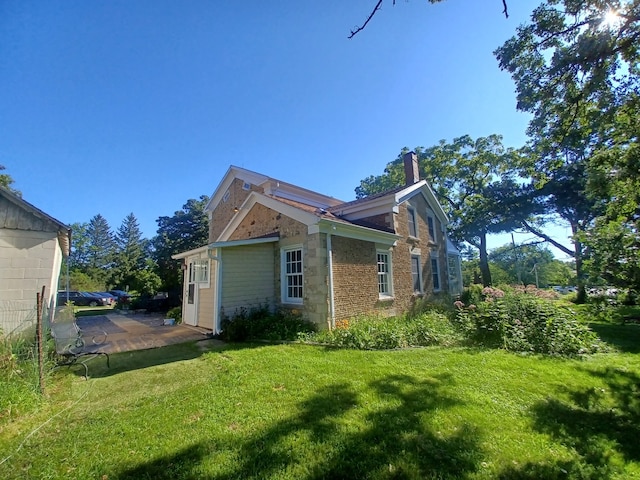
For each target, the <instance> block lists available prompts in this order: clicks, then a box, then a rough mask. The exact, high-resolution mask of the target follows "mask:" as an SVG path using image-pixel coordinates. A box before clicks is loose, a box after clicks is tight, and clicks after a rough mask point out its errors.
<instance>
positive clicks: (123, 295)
mask: <svg viewBox="0 0 640 480" xmlns="http://www.w3.org/2000/svg"><path fill="white" fill-rule="evenodd" d="M109 293H110V294H111V295H114V296H115V297H116V298H117V299H118V300H119V301H124V302H128V301H129V300H131V295H129V293H128V292H125V291H124V290H109Z"/></svg>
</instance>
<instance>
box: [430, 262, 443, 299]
mask: <svg viewBox="0 0 640 480" xmlns="http://www.w3.org/2000/svg"><path fill="white" fill-rule="evenodd" d="M431 275H432V276H433V291H434V292H437V291H439V290H440V288H441V287H440V267H439V262H438V254H437V253H435V252H432V253H431Z"/></svg>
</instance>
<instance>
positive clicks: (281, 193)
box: [265, 179, 344, 208]
mask: <svg viewBox="0 0 640 480" xmlns="http://www.w3.org/2000/svg"><path fill="white" fill-rule="evenodd" d="M265 193H268V194H271V195H275V196H277V197H282V198H286V199H288V200H293V201H296V202H301V203H305V204H307V205H311V206H314V207H318V208H329V207H334V206H336V205H340V204H341V203H344V201H342V200H339V199H337V198H334V197H329V196H327V195H324V194H322V193H318V192H314V191H313V190H308V189H306V188H303V187H299V186H297V185H293V184H291V183H287V182H281V181H280V180H275V179H270V180H269V182H268V187H267V188H266V189H265Z"/></svg>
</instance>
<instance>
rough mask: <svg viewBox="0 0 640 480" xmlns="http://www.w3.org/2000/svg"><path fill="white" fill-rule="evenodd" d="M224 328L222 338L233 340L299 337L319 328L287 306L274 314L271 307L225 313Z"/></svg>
mask: <svg viewBox="0 0 640 480" xmlns="http://www.w3.org/2000/svg"><path fill="white" fill-rule="evenodd" d="M221 327H222V334H221V337H222V339H223V340H227V341H231V342H243V341H247V340H270V341H278V340H295V339H296V338H298V334H299V333H311V332H314V331H315V325H314V324H313V323H311V322H309V321H306V320H304V319H303V318H302V316H301V315H300V314H298V313H295V312H291V311H289V310H285V309H283V310H280V311H278V312H275V313H274V312H271V310H270V309H269V307H267V306H260V307H256V308H251V309H246V308H240V309H238V310H236V312H235V313H234V315H233V316H232V317H227V316H224V315H223V318H222V322H221Z"/></svg>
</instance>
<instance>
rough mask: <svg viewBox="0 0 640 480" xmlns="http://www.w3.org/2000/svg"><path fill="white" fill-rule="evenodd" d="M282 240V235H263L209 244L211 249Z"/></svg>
mask: <svg viewBox="0 0 640 480" xmlns="http://www.w3.org/2000/svg"><path fill="white" fill-rule="evenodd" d="M278 240H280V237H261V238H248V239H242V240H231V241H227V242H213V243H210V244H209V249H211V250H213V249H215V248H225V247H240V246H244V245H257V244H261V243H274V242H277V241H278Z"/></svg>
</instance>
